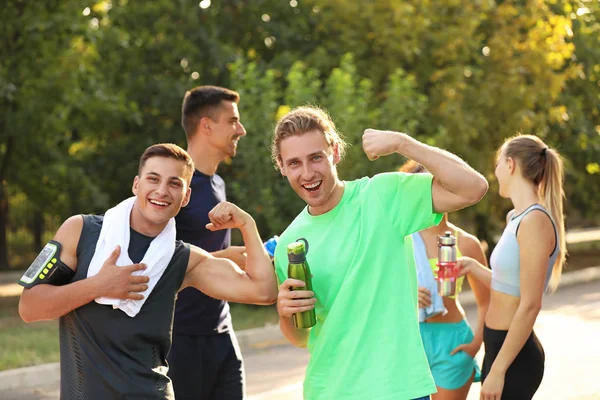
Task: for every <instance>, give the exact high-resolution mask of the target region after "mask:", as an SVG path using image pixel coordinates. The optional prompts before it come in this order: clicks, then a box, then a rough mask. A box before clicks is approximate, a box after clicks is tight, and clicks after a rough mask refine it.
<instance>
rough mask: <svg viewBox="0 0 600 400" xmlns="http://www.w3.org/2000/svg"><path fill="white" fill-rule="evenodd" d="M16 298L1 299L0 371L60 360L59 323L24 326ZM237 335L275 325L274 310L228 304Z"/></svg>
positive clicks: (35, 323)
mask: <svg viewBox="0 0 600 400" xmlns="http://www.w3.org/2000/svg"><path fill="white" fill-rule="evenodd" d="M18 304H19V298H18V297H0V371H4V370H8V369H14V368H21V367H27V366H31V365H38V364H45V363H51V362H57V361H58V360H59V344H58V321H44V322H34V323H31V324H26V323H24V322H23V321H22V320H21V318H20V317H19V313H18ZM231 314H232V318H233V321H234V327H235V329H236V331H240V330H243V329H249V328H257V327H262V326H265V325H268V324H275V323H277V321H278V316H277V310H276V308H275V306H268V307H261V306H253V305H248V304H231Z"/></svg>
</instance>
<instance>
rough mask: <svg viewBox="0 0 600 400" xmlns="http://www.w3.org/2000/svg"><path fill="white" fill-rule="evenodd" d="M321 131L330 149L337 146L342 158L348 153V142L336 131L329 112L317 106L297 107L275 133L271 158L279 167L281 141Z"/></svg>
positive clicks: (278, 125) (280, 123) (287, 115)
mask: <svg viewBox="0 0 600 400" xmlns="http://www.w3.org/2000/svg"><path fill="white" fill-rule="evenodd" d="M315 129H316V130H319V131H321V132H323V134H324V135H325V140H327V143H328V144H329V146H330V147H333V146H334V145H337V147H338V151H339V154H340V158H342V157H343V156H344V153H345V151H346V146H347V144H346V142H345V141H344V138H343V136H342V135H341V134H340V133H339V132H338V131H337V130H336V128H335V123H334V122H333V120H332V119H331V117H330V116H329V114H327V112H326V111H325V110H323V109H321V108H319V107H316V106H303V107H296V108H294V109H293V110H292V111H290V112H289V113H287V114H286V115H284V116H283V117H282V118H281V119H280V120H279V122H277V125H276V126H275V131H274V132H273V139H272V140H271V158H272V159H273V162H274V163H275V166H276V167H277V164H278V162H280V161H281V141H282V140H283V139H285V138H287V137H290V136H297V135H302V134H304V133H306V132H310V131H313V130H315Z"/></svg>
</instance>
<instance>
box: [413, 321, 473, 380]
mask: <svg viewBox="0 0 600 400" xmlns="http://www.w3.org/2000/svg"><path fill="white" fill-rule="evenodd" d="M419 325H420V329H421V338H422V339H423V347H424V348H425V353H426V354H427V361H429V368H430V369H431V374H432V375H433V379H434V380H435V384H436V386H437V387H440V388H442V389H447V390H455V389H459V388H461V387H463V386H464V385H465V383H467V382H468V381H469V378H471V375H473V372H475V382H479V380H480V378H481V377H480V375H481V371H480V370H479V366H478V365H477V362H476V361H475V359H473V358H472V357H471V356H470V355H468V354H467V353H465V352H464V351H459V352H458V353H456V354H454V355H450V352H451V351H452V350H454V349H455V348H456V347H457V346H458V345H461V344H466V343H470V342H471V340H473V331H472V330H471V327H470V326H469V324H468V322H467V320H462V321H460V322H454V323H434V322H421V323H420V324H419Z"/></svg>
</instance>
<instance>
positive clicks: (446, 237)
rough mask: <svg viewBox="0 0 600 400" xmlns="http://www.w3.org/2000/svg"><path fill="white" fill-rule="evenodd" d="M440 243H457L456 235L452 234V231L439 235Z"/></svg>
mask: <svg viewBox="0 0 600 400" xmlns="http://www.w3.org/2000/svg"><path fill="white" fill-rule="evenodd" d="M438 244H440V245H444V246H451V245H455V244H456V237H454V236H452V232H450V231H446V232H444V236H438Z"/></svg>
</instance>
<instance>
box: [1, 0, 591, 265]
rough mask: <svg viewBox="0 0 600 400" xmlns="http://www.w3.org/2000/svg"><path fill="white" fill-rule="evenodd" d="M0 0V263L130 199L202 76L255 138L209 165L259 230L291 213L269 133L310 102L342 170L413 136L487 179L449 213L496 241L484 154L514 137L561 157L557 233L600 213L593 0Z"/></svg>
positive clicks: (497, 202)
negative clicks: (377, 135) (344, 144)
mask: <svg viewBox="0 0 600 400" xmlns="http://www.w3.org/2000/svg"><path fill="white" fill-rule="evenodd" d="M2 4H3V5H2V7H1V9H0V18H1V19H0V31H1V32H2V34H1V35H0V43H1V44H0V269H3V270H7V269H23V268H26V267H27V266H28V265H29V263H30V262H31V260H32V259H33V258H34V257H35V255H36V254H37V253H38V252H39V249H40V248H41V247H42V246H43V244H44V243H45V242H46V241H47V240H48V239H49V238H51V236H52V235H53V233H54V232H55V230H56V229H57V228H58V226H60V223H61V222H62V221H63V220H64V219H65V218H67V217H68V216H70V215H72V214H77V213H103V212H104V211H105V210H106V209H107V208H109V207H112V206H113V205H115V204H116V203H117V202H119V201H120V200H122V199H123V198H125V197H127V196H129V195H131V183H132V179H133V177H134V176H135V174H136V172H137V164H138V159H139V156H140V155H141V153H142V152H143V150H144V149H145V148H146V147H147V146H149V145H151V144H154V143H157V142H174V143H177V144H179V145H182V146H184V147H185V136H184V133H183V130H182V128H181V126H180V108H181V101H182V98H183V95H184V93H185V91H186V90H188V89H190V88H192V87H194V86H198V85H206V84H210V85H220V86H226V87H229V88H231V89H234V90H237V91H238V92H239V93H240V94H241V101H240V104H239V108H240V113H241V118H242V122H243V123H244V125H245V127H246V129H247V131H248V135H247V136H246V137H245V138H243V139H242V141H241V142H240V147H239V151H238V156H237V157H235V158H234V159H232V160H228V162H227V163H225V164H224V165H221V167H220V169H219V173H220V174H221V175H222V176H223V177H224V178H225V181H226V182H227V184H228V196H229V198H230V200H232V201H233V202H235V203H237V204H239V205H240V206H241V207H243V208H244V209H246V210H247V211H249V212H250V213H251V214H252V215H253V216H254V217H255V219H256V220H257V222H258V226H259V229H260V232H261V234H262V236H263V238H265V240H266V238H268V237H270V236H272V235H274V234H279V233H281V232H282V231H283V229H285V227H286V226H287V225H288V224H289V223H290V222H291V220H292V219H293V218H294V216H295V215H296V214H297V213H298V212H299V211H300V210H301V208H302V207H303V204H302V202H301V200H300V199H299V198H297V196H296V195H295V194H294V193H293V191H292V190H291V189H290V188H289V186H288V183H287V181H286V180H285V179H284V178H282V177H281V176H280V174H278V173H277V171H276V170H275V169H274V167H273V164H272V163H271V161H270V150H269V144H270V139H271V133H272V129H273V127H274V124H275V122H276V120H277V119H278V117H280V116H281V115H283V114H284V113H285V112H287V111H288V110H290V108H292V107H294V106H297V105H302V104H306V103H312V104H317V105H320V106H323V107H325V108H326V109H328V110H329V112H330V113H331V115H332V117H333V118H334V120H335V121H336V123H337V125H338V128H339V130H340V131H341V132H342V133H343V134H344V135H345V136H346V138H347V139H348V141H349V142H350V143H352V145H353V146H351V148H350V151H349V152H348V155H347V157H346V159H345V160H344V161H343V162H342V164H341V165H340V167H339V171H340V175H341V177H342V179H346V180H349V179H354V178H357V177H360V176H365V175H372V174H375V173H378V172H382V171H390V170H394V169H396V168H397V167H399V166H400V165H401V164H402V163H403V162H404V161H405V160H403V159H402V158H401V157H400V156H390V157H385V158H383V159H380V160H378V161H377V162H369V161H368V160H367V158H366V156H364V154H363V152H362V148H361V145H360V142H361V135H362V133H363V130H364V129H365V128H367V127H373V128H378V129H393V130H400V131H404V132H407V133H410V134H411V135H413V136H414V137H416V138H418V139H419V140H422V141H424V142H426V143H429V144H432V145H435V146H439V147H442V148H445V149H448V150H449V151H451V152H454V153H456V154H458V155H460V156H461V157H462V158H464V159H465V160H466V161H467V162H469V163H470V164H471V165H473V166H474V167H475V168H476V169H478V170H479V171H481V172H482V173H484V174H485V176H486V177H487V178H488V180H489V181H490V183H491V187H490V192H489V193H488V195H487V196H486V197H485V198H484V200H483V201H481V202H480V203H479V204H477V205H476V206H474V207H471V208H469V209H466V210H464V211H461V212H460V213H456V214H455V215H451V217H450V218H451V220H454V221H455V222H457V223H460V224H461V226H464V227H465V228H467V229H468V230H470V231H471V232H473V233H475V234H476V235H477V236H478V237H479V238H481V239H483V240H485V241H487V242H488V244H489V245H490V250H491V249H492V248H493V245H494V243H495V239H496V238H497V237H498V234H499V233H500V232H501V230H502V227H503V223H504V222H503V221H504V216H505V214H506V212H507V211H508V210H509V209H510V208H511V207H510V202H509V201H507V200H503V199H501V198H500V197H499V196H498V195H497V185H496V184H495V179H494V176H493V169H494V161H495V160H494V157H495V150H496V149H497V148H498V146H500V145H501V144H502V142H503V141H504V140H505V139H506V138H508V137H510V136H512V135H514V134H516V133H517V132H522V133H531V134H536V135H539V136H540V137H541V138H542V139H543V140H545V141H546V142H547V143H548V144H549V145H550V146H551V147H554V148H556V149H558V150H559V151H560V152H561V154H562V155H563V156H564V158H565V162H566V186H565V190H566V200H567V201H566V205H565V209H566V214H567V220H566V223H567V228H568V230H575V229H581V228H590V227H596V226H600V212H599V211H600V202H598V198H599V197H600V179H599V178H600V165H599V162H600V111H599V109H600V80H599V78H600V46H599V43H600V21H599V19H600V4H599V2H598V1H590V0H580V1H567V0H565V1H561V0H551V1H491V0H446V1H428V0H407V1H398V0H374V1H351V0H328V1H319V0H291V1H287V0H285V1H282V0H222V1H216V0H214V1H211V0H202V1H200V2H198V0H196V1H188V0H153V1H133V0H114V1H99V2H93V1H89V0H88V1H81V0H60V1H59V0H55V1H53V0H44V1H36V2H33V1H25V0H5V1H3V3H2ZM236 241H239V237H238V238H236ZM596 243H597V242H596ZM575 250H576V251H571V254H572V257H575V256H576V254H577V253H578V251H577V250H581V251H580V252H579V253H585V257H592V256H593V258H594V261H595V258H596V255H597V254H598V247H597V246H596V245H590V244H587V245H585V246H582V248H581V249H575ZM590 251H591V252H592V253H590Z"/></svg>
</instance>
